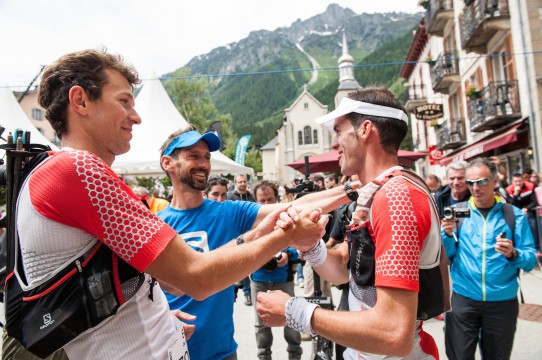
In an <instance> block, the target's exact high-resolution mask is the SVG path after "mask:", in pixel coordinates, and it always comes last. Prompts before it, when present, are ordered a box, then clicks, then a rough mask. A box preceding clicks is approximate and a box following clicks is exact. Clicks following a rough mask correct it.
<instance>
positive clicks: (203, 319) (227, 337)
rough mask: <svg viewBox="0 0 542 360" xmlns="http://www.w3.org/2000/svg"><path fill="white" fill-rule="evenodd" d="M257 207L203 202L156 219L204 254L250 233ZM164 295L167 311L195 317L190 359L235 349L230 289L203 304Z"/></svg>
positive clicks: (218, 356)
mask: <svg viewBox="0 0 542 360" xmlns="http://www.w3.org/2000/svg"><path fill="white" fill-rule="evenodd" d="M260 206H261V205H259V204H256V203H252V202H246V201H224V202H221V203H219V202H216V201H211V200H208V199H204V200H203V203H202V204H201V205H200V206H198V207H197V208H194V209H188V210H179V209H174V208H172V207H171V206H168V207H167V208H165V209H164V210H162V211H161V212H159V213H158V216H159V217H160V218H161V219H163V220H164V221H165V222H166V223H167V224H169V225H170V226H171V227H172V228H174V229H175V230H176V231H177V233H179V234H180V235H181V236H182V237H183V239H184V241H186V243H187V244H188V245H190V246H191V247H192V248H193V249H195V250H197V251H201V252H207V251H210V250H214V249H216V248H219V247H220V246H222V245H224V244H226V243H227V242H229V241H230V240H232V239H234V238H236V237H237V236H239V235H241V234H243V233H245V232H247V231H248V230H250V228H251V227H252V225H253V224H254V221H255V220H256V216H257V215H258V211H259V209H260ZM202 286H205V284H202ZM164 293H165V295H166V297H167V300H168V303H169V308H170V309H172V310H175V309H180V310H182V311H184V312H187V313H189V314H192V315H195V316H196V317H197V318H196V320H195V321H194V322H193V323H194V324H196V331H195V332H194V334H193V335H192V337H191V338H190V340H188V351H189V352H190V358H191V359H192V360H210V359H224V358H225V357H228V356H230V355H231V354H233V353H234V352H235V351H236V350H237V343H236V342H235V340H234V339H233V332H234V329H233V300H234V292H233V286H230V287H228V288H226V289H224V290H222V291H220V292H218V293H216V294H214V295H212V296H209V297H208V298H207V299H205V300H203V301H197V300H195V299H193V298H191V297H190V296H188V295H184V296H181V297H178V296H175V295H172V294H169V293H168V292H167V291H164Z"/></svg>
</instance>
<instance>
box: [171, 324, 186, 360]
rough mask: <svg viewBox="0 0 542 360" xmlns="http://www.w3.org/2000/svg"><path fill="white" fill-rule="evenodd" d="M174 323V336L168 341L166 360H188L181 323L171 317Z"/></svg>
mask: <svg viewBox="0 0 542 360" xmlns="http://www.w3.org/2000/svg"><path fill="white" fill-rule="evenodd" d="M173 322H174V323H175V334H173V336H172V337H171V338H170V339H169V343H168V359H169V360H190V355H189V354H188V346H187V345H186V337H185V336H184V329H183V323H182V322H181V320H179V319H178V318H177V317H175V316H174V317H173Z"/></svg>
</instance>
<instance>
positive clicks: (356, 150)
mask: <svg viewBox="0 0 542 360" xmlns="http://www.w3.org/2000/svg"><path fill="white" fill-rule="evenodd" d="M333 130H334V131H335V142H334V144H333V149H334V150H337V151H339V166H340V167H341V173H342V174H343V175H347V176H350V175H354V174H358V173H359V171H360V169H361V164H362V163H363V153H362V151H361V150H360V146H361V143H360V141H359V139H358V137H357V133H356V131H355V129H354V126H352V123H351V122H350V120H348V118H347V117H346V116H341V117H339V118H337V119H336V120H335V126H334V127H333Z"/></svg>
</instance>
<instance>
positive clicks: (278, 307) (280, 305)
mask: <svg viewBox="0 0 542 360" xmlns="http://www.w3.org/2000/svg"><path fill="white" fill-rule="evenodd" d="M256 298H257V300H258V303H257V304H256V310H257V311H258V315H260V318H261V319H262V321H263V323H264V325H265V326H269V327H272V326H285V325H286V314H285V308H286V303H287V302H288V300H290V298H291V296H290V295H288V294H286V293H285V292H283V291H280V290H274V291H267V292H263V291H262V292H259V293H258V294H257V296H256Z"/></svg>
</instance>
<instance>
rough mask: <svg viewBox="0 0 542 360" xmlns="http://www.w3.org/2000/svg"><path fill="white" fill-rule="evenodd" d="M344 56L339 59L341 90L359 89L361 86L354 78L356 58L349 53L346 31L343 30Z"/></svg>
mask: <svg viewBox="0 0 542 360" xmlns="http://www.w3.org/2000/svg"><path fill="white" fill-rule="evenodd" d="M342 48H343V54H342V56H341V57H340V58H339V90H340V89H352V90H353V89H357V88H359V84H358V82H357V81H356V78H354V68H353V66H354V58H353V57H352V56H351V55H350V54H349V53H348V42H347V41H346V31H345V30H344V29H343V44H342Z"/></svg>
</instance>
